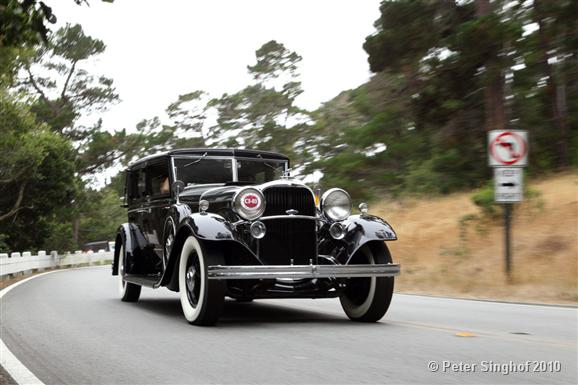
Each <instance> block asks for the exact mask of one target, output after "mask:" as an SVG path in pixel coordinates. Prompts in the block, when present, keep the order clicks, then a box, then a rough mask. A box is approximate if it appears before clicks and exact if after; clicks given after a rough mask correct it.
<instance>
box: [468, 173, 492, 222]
mask: <svg viewBox="0 0 578 385" xmlns="http://www.w3.org/2000/svg"><path fill="white" fill-rule="evenodd" d="M494 199H495V198H494V183H493V181H489V182H488V183H486V185H485V186H484V187H482V188H481V189H479V190H478V191H477V192H476V193H474V195H472V202H474V204H475V205H476V206H478V207H479V208H480V209H481V210H482V213H483V215H484V216H485V217H487V218H495V217H497V216H499V213H498V211H497V207H498V205H496V203H495V201H494Z"/></svg>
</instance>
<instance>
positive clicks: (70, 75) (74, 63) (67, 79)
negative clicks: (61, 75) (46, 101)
mask: <svg viewBox="0 0 578 385" xmlns="http://www.w3.org/2000/svg"><path fill="white" fill-rule="evenodd" d="M76 63H78V61H77V60H75V61H73V62H72V67H70V72H69V73H68V76H67V77H66V81H65V82H64V87H62V93H61V94H60V98H61V99H64V96H65V95H66V91H67V90H68V83H69V82H70V78H71V77H72V74H73V73H74V70H75V69H76Z"/></svg>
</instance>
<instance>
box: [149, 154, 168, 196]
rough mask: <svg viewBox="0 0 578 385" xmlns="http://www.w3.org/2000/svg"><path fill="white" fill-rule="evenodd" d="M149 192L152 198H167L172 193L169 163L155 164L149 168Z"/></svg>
mask: <svg viewBox="0 0 578 385" xmlns="http://www.w3.org/2000/svg"><path fill="white" fill-rule="evenodd" d="M147 176H148V190H147V191H149V192H150V196H151V197H153V198H155V197H165V196H168V195H169V193H170V188H169V186H170V182H169V166H168V164H167V162H162V163H154V164H151V165H149V166H148V167H147Z"/></svg>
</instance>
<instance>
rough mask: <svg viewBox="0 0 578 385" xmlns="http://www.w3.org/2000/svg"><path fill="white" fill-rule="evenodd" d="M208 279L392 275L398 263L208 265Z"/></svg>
mask: <svg viewBox="0 0 578 385" xmlns="http://www.w3.org/2000/svg"><path fill="white" fill-rule="evenodd" d="M207 270H208V277H209V279H275V278H295V279H298V278H353V277H393V276H396V275H399V273H400V266H399V265H398V264H384V265H279V266H275V265H274V266H271V265H268V266H263V265H257V266H221V265H217V266H209V267H208V269H207Z"/></svg>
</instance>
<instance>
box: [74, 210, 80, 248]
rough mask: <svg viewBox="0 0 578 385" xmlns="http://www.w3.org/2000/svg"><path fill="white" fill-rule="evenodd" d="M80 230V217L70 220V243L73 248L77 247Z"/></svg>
mask: <svg viewBox="0 0 578 385" xmlns="http://www.w3.org/2000/svg"><path fill="white" fill-rule="evenodd" d="M79 229H80V217H78V216H76V217H74V219H73V220H72V242H73V243H74V247H78V246H79V245H78V231H79Z"/></svg>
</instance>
